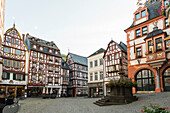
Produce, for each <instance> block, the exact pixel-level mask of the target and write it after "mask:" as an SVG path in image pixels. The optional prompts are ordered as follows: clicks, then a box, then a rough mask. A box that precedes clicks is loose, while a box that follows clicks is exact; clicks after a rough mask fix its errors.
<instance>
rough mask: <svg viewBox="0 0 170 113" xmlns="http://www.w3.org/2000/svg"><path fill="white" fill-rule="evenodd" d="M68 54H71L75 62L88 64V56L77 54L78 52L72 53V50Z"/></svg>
mask: <svg viewBox="0 0 170 113" xmlns="http://www.w3.org/2000/svg"><path fill="white" fill-rule="evenodd" d="M68 55H70V56H71V59H72V61H73V62H74V63H78V64H82V65H85V66H88V63H87V57H83V56H80V55H76V54H73V53H70V52H69V53H68Z"/></svg>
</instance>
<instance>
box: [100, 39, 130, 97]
mask: <svg viewBox="0 0 170 113" xmlns="http://www.w3.org/2000/svg"><path fill="white" fill-rule="evenodd" d="M103 58H104V95H106V94H108V93H109V92H110V90H109V88H106V84H107V83H108V82H109V81H110V80H118V79H120V76H121V74H120V72H121V73H123V75H124V76H128V68H127V46H126V45H125V44H124V43H123V42H120V43H119V44H118V43H117V42H115V41H113V40H111V41H110V43H109V44H108V47H107V49H106V51H105V53H104V56H103Z"/></svg>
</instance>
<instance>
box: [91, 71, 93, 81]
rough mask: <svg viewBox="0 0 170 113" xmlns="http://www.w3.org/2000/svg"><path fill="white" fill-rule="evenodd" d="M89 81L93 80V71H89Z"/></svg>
mask: <svg viewBox="0 0 170 113" xmlns="http://www.w3.org/2000/svg"><path fill="white" fill-rule="evenodd" d="M90 81H93V73H90Z"/></svg>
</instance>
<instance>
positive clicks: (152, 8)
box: [126, 0, 162, 30]
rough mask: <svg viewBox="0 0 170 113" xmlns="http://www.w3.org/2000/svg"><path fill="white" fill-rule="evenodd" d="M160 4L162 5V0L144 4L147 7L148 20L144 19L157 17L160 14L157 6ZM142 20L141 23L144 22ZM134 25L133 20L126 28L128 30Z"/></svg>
mask: <svg viewBox="0 0 170 113" xmlns="http://www.w3.org/2000/svg"><path fill="white" fill-rule="evenodd" d="M161 6H162V2H160V1H159V0H158V1H157V2H155V3H151V2H150V3H149V4H146V5H145V7H147V10H148V14H149V17H148V20H146V21H149V20H151V19H154V18H156V17H159V16H160V14H159V10H160V9H159V8H160V7H161ZM146 21H144V22H146ZM144 22H142V23H144ZM142 23H140V24H142ZM138 25H139V24H138ZM135 26H136V25H134V22H133V23H132V25H131V26H130V27H129V28H127V29H126V30H128V29H130V28H133V27H135Z"/></svg>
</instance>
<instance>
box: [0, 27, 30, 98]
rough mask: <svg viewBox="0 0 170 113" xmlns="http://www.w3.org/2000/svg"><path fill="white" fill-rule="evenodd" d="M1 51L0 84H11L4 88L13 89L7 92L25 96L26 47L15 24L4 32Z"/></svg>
mask: <svg viewBox="0 0 170 113" xmlns="http://www.w3.org/2000/svg"><path fill="white" fill-rule="evenodd" d="M1 52H2V58H3V73H2V80H3V81H2V84H7V85H12V87H6V90H7V89H8V88H11V89H14V90H13V92H12V91H11V92H9V93H14V94H16V96H18V97H20V96H25V86H26V84H27V82H26V80H27V73H28V71H27V69H26V68H27V67H26V65H27V63H28V61H27V60H28V59H27V54H28V49H27V46H26V45H25V43H24V35H23V37H21V35H20V34H19V32H18V31H17V29H16V28H15V25H14V26H13V28H11V29H8V30H7V31H6V33H5V34H4V41H3V43H2V48H1ZM18 85H21V86H18ZM8 91H10V90H8ZM22 92H23V93H22Z"/></svg>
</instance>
